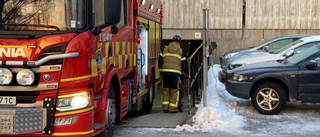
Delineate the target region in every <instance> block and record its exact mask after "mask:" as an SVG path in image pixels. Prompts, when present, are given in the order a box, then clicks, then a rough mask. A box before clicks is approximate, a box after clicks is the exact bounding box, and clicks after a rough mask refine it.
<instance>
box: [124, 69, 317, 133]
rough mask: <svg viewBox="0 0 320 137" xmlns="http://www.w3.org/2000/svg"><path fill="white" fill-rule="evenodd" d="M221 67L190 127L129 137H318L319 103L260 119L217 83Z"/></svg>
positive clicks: (247, 102) (248, 104)
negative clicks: (204, 104) (204, 103)
mask: <svg viewBox="0 0 320 137" xmlns="http://www.w3.org/2000/svg"><path fill="white" fill-rule="evenodd" d="M220 70H221V68H220V65H214V66H211V67H210V69H209V70H208V86H207V107H203V105H202V103H201V104H199V105H198V106H197V107H198V111H197V112H196V114H195V115H194V116H193V117H192V118H191V122H190V123H189V124H184V125H182V126H180V125H178V126H176V128H174V129H172V128H125V129H124V130H121V132H120V133H121V134H120V135H118V136H127V135H128V134H130V136H132V137H149V136H151V135H152V136H154V137H181V136H183V137H203V136H210V137H211V136H219V137H221V136H228V137H238V136H243V137H266V136H272V137H274V136H277V137H283V136H288V137H291V136H319V132H320V126H319V122H320V103H299V102H297V103H287V108H286V109H285V110H283V111H281V112H280V113H279V114H277V115H263V114H260V113H258V112H257V111H256V110H255V109H254V108H253V107H252V105H251V101H250V100H245V99H240V98H237V97H234V96H232V95H230V94H229V93H228V92H227V91H226V89H225V86H224V85H223V84H222V83H220V82H219V81H218V79H217V78H218V72H219V71H220ZM202 101H203V100H202Z"/></svg>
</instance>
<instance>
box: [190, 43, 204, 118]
mask: <svg viewBox="0 0 320 137" xmlns="http://www.w3.org/2000/svg"><path fill="white" fill-rule="evenodd" d="M203 45H204V44H203V43H202V44H201V45H200V46H199V47H198V48H197V49H196V51H195V52H194V53H193V54H192V55H191V56H190V57H189V59H188V69H189V75H188V78H189V83H188V98H189V111H188V113H189V116H190V115H191V108H192V107H195V103H196V102H195V100H196V97H198V96H199V88H201V87H202V86H200V85H201V84H202V82H203V80H202V75H203V73H202V71H203V69H202V68H203V65H204V61H203V50H200V49H202V48H203V47H204V46H203ZM191 98H192V99H191ZM191 102H192V103H191Z"/></svg>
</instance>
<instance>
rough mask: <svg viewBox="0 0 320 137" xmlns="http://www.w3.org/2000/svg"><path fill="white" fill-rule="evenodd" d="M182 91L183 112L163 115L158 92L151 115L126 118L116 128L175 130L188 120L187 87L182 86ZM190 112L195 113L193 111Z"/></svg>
mask: <svg viewBox="0 0 320 137" xmlns="http://www.w3.org/2000/svg"><path fill="white" fill-rule="evenodd" d="M182 90H183V92H184V96H183V98H182V102H184V104H183V105H184V109H183V112H180V111H177V113H164V112H163V111H162V104H161V92H158V93H157V94H156V95H155V99H154V102H153V108H152V111H151V113H148V114H138V115H136V116H128V117H126V118H125V119H124V120H123V121H122V122H121V124H120V125H117V126H116V128H123V127H139V128H146V127H148V128H175V127H176V126H177V125H182V124H184V123H185V122H186V121H187V120H188V118H189V114H188V110H189V104H188V103H189V101H188V86H187V85H182ZM192 112H195V111H194V109H193V111H192ZM191 114H192V113H191ZM190 117H191V116H190Z"/></svg>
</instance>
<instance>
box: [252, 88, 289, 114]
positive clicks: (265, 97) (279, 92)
mask: <svg viewBox="0 0 320 137" xmlns="http://www.w3.org/2000/svg"><path fill="white" fill-rule="evenodd" d="M253 92H254V93H253V95H252V97H251V101H252V104H253V107H254V108H255V109H256V110H257V111H258V112H259V113H262V114H267V115H273V114H277V113H279V112H280V111H281V110H283V109H284V108H285V106H286V95H285V92H284V90H283V88H282V87H281V86H280V85H279V84H277V83H274V82H264V83H261V84H259V85H258V86H257V87H256V88H255V89H254V91H253Z"/></svg>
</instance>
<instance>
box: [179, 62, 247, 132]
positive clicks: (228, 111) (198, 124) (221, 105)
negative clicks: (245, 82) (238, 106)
mask: <svg viewBox="0 0 320 137" xmlns="http://www.w3.org/2000/svg"><path fill="white" fill-rule="evenodd" d="M220 70H221V68H220V66H219V65H214V66H213V67H211V68H210V69H209V71H208V86H207V107H203V100H202V103H201V104H200V106H199V108H198V111H197V112H196V114H195V116H193V117H192V125H188V124H184V125H182V126H179V125H178V126H177V127H176V128H175V130H174V131H188V132H194V131H201V132H211V131H213V130H220V131H226V132H232V131H236V130H237V129H239V128H240V127H243V125H244V123H245V122H244V120H245V118H244V117H243V116H240V115H238V114H237V113H236V111H235V109H234V105H235V104H234V102H235V101H238V100H240V99H238V98H235V97H233V96H231V95H230V94H229V93H227V91H226V90H225V86H224V85H223V84H222V83H221V82H219V81H218V72H219V71H220Z"/></svg>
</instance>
